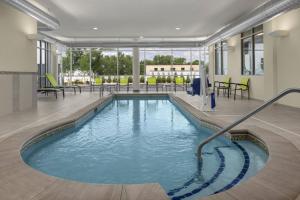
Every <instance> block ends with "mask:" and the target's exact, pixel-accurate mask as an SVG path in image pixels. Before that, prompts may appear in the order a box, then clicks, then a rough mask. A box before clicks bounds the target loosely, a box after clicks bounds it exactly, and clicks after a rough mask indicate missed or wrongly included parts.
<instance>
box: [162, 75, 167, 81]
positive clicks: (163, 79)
mask: <svg viewBox="0 0 300 200" xmlns="http://www.w3.org/2000/svg"><path fill="white" fill-rule="evenodd" d="M161 82H162V83H165V82H166V76H165V75H163V76H162V78H161Z"/></svg>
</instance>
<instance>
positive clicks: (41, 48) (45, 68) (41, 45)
mask: <svg viewBox="0 0 300 200" xmlns="http://www.w3.org/2000/svg"><path fill="white" fill-rule="evenodd" d="M50 61H51V45H50V43H48V42H45V41H37V65H38V87H39V88H43V87H47V86H48V85H47V84H48V83H47V81H46V76H45V74H46V73H48V72H50V71H51V63H50Z"/></svg>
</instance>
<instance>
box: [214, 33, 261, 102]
mask: <svg viewBox="0 0 300 200" xmlns="http://www.w3.org/2000/svg"><path fill="white" fill-rule="evenodd" d="M227 41H228V45H229V46H233V47H234V48H233V49H231V50H229V51H228V74H227V76H228V77H231V81H232V82H234V83H240V80H241V78H242V75H241V65H242V64H241V63H242V61H241V36H240V34H239V35H236V36H234V37H232V38H230V39H228V40H227ZM210 57H212V59H210V71H213V73H211V74H210V76H211V77H212V79H213V80H214V81H223V79H224V77H225V76H222V75H215V67H214V65H215V64H214V62H215V59H214V47H213V46H211V47H210ZM248 77H249V78H250V97H251V98H254V99H261V100H262V99H264V88H263V85H264V76H261V75H260V76H248ZM245 95H246V94H245Z"/></svg>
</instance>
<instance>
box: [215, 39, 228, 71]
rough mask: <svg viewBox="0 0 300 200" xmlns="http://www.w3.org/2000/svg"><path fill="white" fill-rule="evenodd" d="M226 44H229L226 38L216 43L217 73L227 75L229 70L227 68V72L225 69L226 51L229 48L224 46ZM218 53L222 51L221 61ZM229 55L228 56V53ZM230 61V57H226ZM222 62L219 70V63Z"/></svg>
mask: <svg viewBox="0 0 300 200" xmlns="http://www.w3.org/2000/svg"><path fill="white" fill-rule="evenodd" d="M225 45H228V43H227V41H226V40H223V41H220V42H218V43H216V44H215V75H220V76H222V75H227V73H228V70H227V73H225V70H224V66H225V65H224V51H228V50H227V49H225V48H224V46H225ZM218 53H220V57H221V60H220V62H221V63H219V61H218V57H219V56H218ZM227 56H228V53H227ZM226 60H227V61H228V58H227V59H226ZM219 64H220V70H221V71H219V70H218V68H219V66H218V65H219ZM227 67H228V63H227Z"/></svg>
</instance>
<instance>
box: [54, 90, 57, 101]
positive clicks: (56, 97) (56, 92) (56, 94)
mask: <svg viewBox="0 0 300 200" xmlns="http://www.w3.org/2000/svg"><path fill="white" fill-rule="evenodd" d="M54 93H55V98H56V99H57V91H55V92H54Z"/></svg>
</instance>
